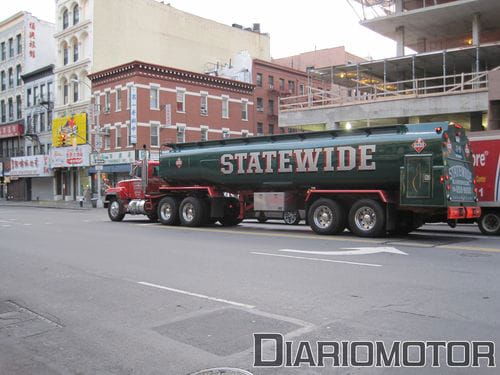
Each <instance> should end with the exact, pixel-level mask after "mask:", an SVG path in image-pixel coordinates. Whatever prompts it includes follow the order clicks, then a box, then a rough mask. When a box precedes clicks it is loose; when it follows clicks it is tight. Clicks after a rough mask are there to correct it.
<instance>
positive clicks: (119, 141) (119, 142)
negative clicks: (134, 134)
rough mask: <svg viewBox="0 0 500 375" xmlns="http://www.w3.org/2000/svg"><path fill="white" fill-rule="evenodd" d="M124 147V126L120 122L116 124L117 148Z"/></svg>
mask: <svg viewBox="0 0 500 375" xmlns="http://www.w3.org/2000/svg"><path fill="white" fill-rule="evenodd" d="M121 147H122V128H121V126H120V125H119V124H117V125H115V148H121Z"/></svg>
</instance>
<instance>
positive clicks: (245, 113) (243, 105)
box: [241, 100, 248, 121]
mask: <svg viewBox="0 0 500 375" xmlns="http://www.w3.org/2000/svg"><path fill="white" fill-rule="evenodd" d="M241 119H242V120H244V121H247V120H248V101H246V100H243V101H242V102H241Z"/></svg>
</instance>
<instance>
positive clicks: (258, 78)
mask: <svg viewBox="0 0 500 375" xmlns="http://www.w3.org/2000/svg"><path fill="white" fill-rule="evenodd" d="M255 84H256V85H257V87H262V73H257V79H256V80H255Z"/></svg>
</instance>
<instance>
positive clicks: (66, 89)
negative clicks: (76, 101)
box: [63, 83, 69, 104]
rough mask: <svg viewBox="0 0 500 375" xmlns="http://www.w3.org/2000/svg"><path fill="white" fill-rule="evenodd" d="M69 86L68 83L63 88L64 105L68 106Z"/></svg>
mask: <svg viewBox="0 0 500 375" xmlns="http://www.w3.org/2000/svg"><path fill="white" fill-rule="evenodd" d="M68 95H69V86H68V84H67V83H65V84H64V86H63V103H64V104H68Z"/></svg>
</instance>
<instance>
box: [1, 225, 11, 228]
mask: <svg viewBox="0 0 500 375" xmlns="http://www.w3.org/2000/svg"><path fill="white" fill-rule="evenodd" d="M11 226H12V225H2V227H4V228H10V227H11Z"/></svg>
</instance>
